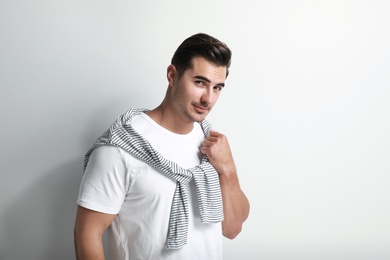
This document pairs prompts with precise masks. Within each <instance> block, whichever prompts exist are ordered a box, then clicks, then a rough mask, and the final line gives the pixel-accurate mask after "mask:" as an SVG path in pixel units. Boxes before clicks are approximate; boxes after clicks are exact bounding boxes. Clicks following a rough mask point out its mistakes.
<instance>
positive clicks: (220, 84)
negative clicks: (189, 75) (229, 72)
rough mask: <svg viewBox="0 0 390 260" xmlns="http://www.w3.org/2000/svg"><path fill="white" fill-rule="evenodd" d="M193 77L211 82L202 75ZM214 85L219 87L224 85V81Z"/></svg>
mask: <svg viewBox="0 0 390 260" xmlns="http://www.w3.org/2000/svg"><path fill="white" fill-rule="evenodd" d="M194 78H195V79H200V80H204V81H206V82H208V83H211V80H209V79H208V78H206V77H204V76H195V77H194ZM216 86H221V87H225V83H218V84H216Z"/></svg>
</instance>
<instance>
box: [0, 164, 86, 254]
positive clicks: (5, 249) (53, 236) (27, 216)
mask: <svg viewBox="0 0 390 260" xmlns="http://www.w3.org/2000/svg"><path fill="white" fill-rule="evenodd" d="M82 163H83V162H82V159H81V160H77V161H71V162H69V163H66V164H64V165H62V166H60V167H58V168H56V169H53V170H51V171H50V172H48V173H47V174H44V175H42V176H44V177H43V178H41V179H39V180H37V181H36V182H35V183H33V184H32V185H31V186H30V187H29V188H28V189H27V190H25V191H24V192H23V193H21V194H20V195H19V196H18V197H17V198H16V199H15V200H13V201H12V203H10V204H9V205H8V206H7V208H5V209H4V211H3V212H4V214H3V216H1V218H0V219H1V221H2V222H3V223H2V226H4V227H5V228H4V231H5V232H4V234H2V235H4V236H5V237H6V242H5V243H4V244H2V245H1V248H2V252H0V259H29V260H33V259H37V260H38V259H39V260H49V259H50V260H52V259H60V260H61V259H75V253H74V246H73V227H74V220H75V214H76V200H77V195H78V189H79V185H80V181H81V178H82Z"/></svg>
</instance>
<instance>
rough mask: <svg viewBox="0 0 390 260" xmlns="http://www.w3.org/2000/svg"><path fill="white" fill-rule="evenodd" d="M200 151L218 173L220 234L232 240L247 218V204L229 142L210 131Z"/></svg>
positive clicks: (222, 136)
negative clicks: (219, 185) (222, 218)
mask: <svg viewBox="0 0 390 260" xmlns="http://www.w3.org/2000/svg"><path fill="white" fill-rule="evenodd" d="M200 150H201V152H202V153H203V154H206V155H207V157H208V158H209V161H210V163H211V164H212V165H213V167H214V168H215V170H216V171H217V172H218V175H219V182H220V184H221V192H222V201H223V214H224V220H223V222H222V233H223V235H224V236H225V237H227V238H230V239H233V238H235V237H236V236H237V235H238V234H239V233H240V232H241V229H242V224H243V223H244V221H245V220H246V219H247V218H248V214H249V202H248V199H247V198H246V196H245V194H244V192H243V191H242V190H241V188H240V184H239V182H238V176H237V172H236V167H235V165H234V161H233V156H232V152H231V150H230V146H229V142H228V140H227V138H226V136H225V135H223V134H221V133H218V132H215V131H210V135H209V136H208V137H206V138H205V140H204V141H203V143H202V147H201V149H200Z"/></svg>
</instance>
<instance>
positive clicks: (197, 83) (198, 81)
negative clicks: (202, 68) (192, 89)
mask: <svg viewBox="0 0 390 260" xmlns="http://www.w3.org/2000/svg"><path fill="white" fill-rule="evenodd" d="M195 84H196V85H199V86H201V85H203V81H201V80H197V81H195Z"/></svg>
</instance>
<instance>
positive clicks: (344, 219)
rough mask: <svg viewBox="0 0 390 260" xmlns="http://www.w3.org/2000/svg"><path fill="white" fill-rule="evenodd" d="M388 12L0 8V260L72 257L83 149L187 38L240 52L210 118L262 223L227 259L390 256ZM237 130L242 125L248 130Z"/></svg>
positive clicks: (255, 223) (296, 2)
mask: <svg viewBox="0 0 390 260" xmlns="http://www.w3.org/2000/svg"><path fill="white" fill-rule="evenodd" d="M389 13H390V2H389V1H386V0H383V1H376V0H371V1H369V0H367V1H365V0H362V1H352V0H351V1H346V0H338V1H333V0H330V1H329V0H327V1H307V0H306V1H305V0H291V1H288V0H272V1H271V0H269V1H245V0H241V1H234V0H224V1H222V0H219V1H204V0H199V1H178V0H177V1H123V0H122V1H103V0H94V1H92V0H89V1H88V0H82V1H75V0H69V1H59V0H37V1H27V0H1V1H0V87H1V93H0V116H1V121H0V124H1V127H0V131H1V137H0V138H1V139H0V141H1V146H0V149H1V150H0V154H1V157H0V163H1V172H0V193H1V196H0V259H7V260H8V259H12V260H13V259H29V260H32V259H39V260H42V259H43V260H49V259H50V260H51V259H74V251H73V234H72V232H73V223H74V217H75V209H76V205H75V201H76V197H77V192H78V186H79V182H80V180H81V175H82V160H83V155H84V152H85V151H86V150H87V149H88V148H89V146H90V145H91V143H92V142H93V141H94V139H95V138H96V137H97V136H98V135H99V134H101V133H102V132H103V131H104V130H105V129H106V128H107V127H108V125H109V124H110V123H111V122H112V121H113V120H114V119H115V118H116V117H117V116H118V115H119V114H121V113H123V112H124V111H125V110H127V109H128V108H130V107H148V108H153V107H155V106H156V105H158V104H159V103H160V101H161V100H162V97H163V95H164V93H165V89H166V86H167V83H166V79H165V70H166V67H167V66H168V65H169V61H170V58H171V56H172V54H173V52H174V50H175V49H176V47H177V46H178V45H179V44H180V43H181V41H182V40H184V38H186V37H188V36H190V35H192V34H194V33H197V32H206V33H209V34H212V35H214V36H216V37H217V38H220V39H221V40H223V41H225V42H226V43H228V45H229V46H230V47H231V48H232V50H233V53H234V55H233V64H232V67H231V75H230V76H229V78H228V80H227V87H226V88H225V90H224V93H223V95H222V97H221V99H220V101H219V104H218V105H217V107H216V108H215V110H214V112H213V114H212V115H211V116H210V117H209V119H210V120H211V121H212V122H213V123H214V126H215V128H217V129H218V130H219V131H221V132H224V133H225V134H227V135H228V137H229V138H230V142H231V146H232V147H233V149H234V150H233V152H234V156H235V160H236V164H237V166H238V169H239V174H240V179H241V184H242V188H243V189H244V190H245V191H246V193H247V195H248V197H249V199H250V201H251V205H252V208H251V215H250V218H249V219H248V221H247V222H246V224H245V226H244V229H243V231H242V233H241V235H240V236H239V237H238V238H237V239H235V240H233V241H228V240H225V249H224V250H225V251H224V255H225V259H227V260H229V259H231V260H236V259H245V260H246V259H249V260H252V259H264V260H305V259H307V260H318V259H324V260H334V259H336V260H340V259H343V260H344V259H351V260H384V259H390V221H389V220H390V191H389V185H390V135H389V132H390V122H389V118H390V76H389V74H390V33H389V32H390V16H389ZM238 119H239V120H240V121H239V122H240V124H236V125H235V124H234V122H237V120H238Z"/></svg>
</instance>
